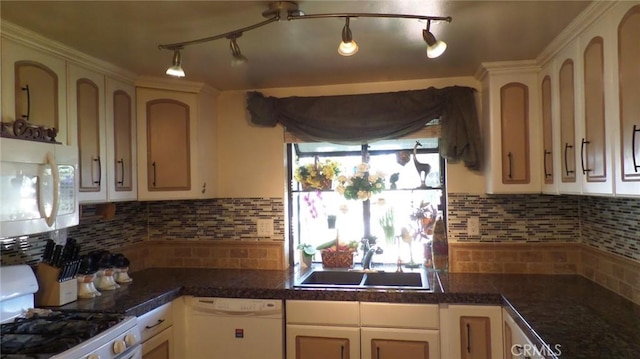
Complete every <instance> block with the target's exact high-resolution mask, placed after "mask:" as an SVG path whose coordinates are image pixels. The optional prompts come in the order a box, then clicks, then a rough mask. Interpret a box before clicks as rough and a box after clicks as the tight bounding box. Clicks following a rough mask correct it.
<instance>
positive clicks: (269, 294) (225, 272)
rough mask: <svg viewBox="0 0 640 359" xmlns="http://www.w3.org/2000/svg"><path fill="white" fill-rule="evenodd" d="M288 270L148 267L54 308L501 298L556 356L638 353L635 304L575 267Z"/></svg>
mask: <svg viewBox="0 0 640 359" xmlns="http://www.w3.org/2000/svg"><path fill="white" fill-rule="evenodd" d="M299 274H300V273H296V272H295V271H294V270H289V271H265V270H233V269H201V268H180V269H176V268H154V269H146V270H143V271H140V272H136V273H132V274H131V277H132V278H133V282H132V283H130V284H126V285H123V286H122V287H121V288H119V289H117V290H115V291H111V292H103V295H102V296H100V297H97V298H93V299H79V300H77V301H75V302H73V303H69V304H67V305H65V306H63V307H61V309H64V310H78V309H79V310H89V311H101V312H118V313H124V314H127V315H142V314H144V313H146V312H148V311H150V310H152V309H154V308H156V307H158V306H160V305H162V304H164V303H167V302H169V301H171V300H173V299H175V298H177V297H179V296H181V295H193V296H206V297H237V298H263V299H300V300H346V301H375V302H402V303H464V304H468V303H471V304H496V305H503V306H504V307H505V308H506V310H507V311H509V312H510V313H511V314H512V316H513V317H514V318H515V319H516V322H518V324H519V325H520V326H521V327H522V328H523V329H524V330H525V331H527V332H529V334H530V337H532V339H534V341H536V340H537V341H538V343H539V344H547V345H549V346H550V347H551V348H554V345H555V344H560V345H561V347H560V348H561V351H562V354H561V355H560V356H559V358H560V359H567V358H570V359H583V358H584V359H595V358H607V359H608V358H611V359H613V358H615V359H625V358H640V306H638V305H635V304H633V303H632V302H630V301H628V300H625V299H624V298H622V297H620V296H618V295H616V294H614V293H612V292H610V291H608V290H606V289H604V288H603V287H601V286H599V285H597V284H595V283H593V282H591V281H589V280H588V279H586V278H584V277H581V276H577V275H523V274H522V275H521V274H464V273H437V274H436V273H435V272H428V276H429V281H430V284H431V289H430V290H429V291H411V290H371V289H369V290H359V289H358V290H356V289H323V290H318V289H301V288H294V286H293V283H294V281H295V280H296V278H297V277H298V275H299Z"/></svg>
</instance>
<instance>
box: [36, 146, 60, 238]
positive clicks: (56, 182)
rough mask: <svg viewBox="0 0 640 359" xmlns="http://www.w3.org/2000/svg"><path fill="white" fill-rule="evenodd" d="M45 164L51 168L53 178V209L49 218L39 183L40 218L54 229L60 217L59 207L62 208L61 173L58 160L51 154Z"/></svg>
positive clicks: (39, 183)
mask: <svg viewBox="0 0 640 359" xmlns="http://www.w3.org/2000/svg"><path fill="white" fill-rule="evenodd" d="M45 164H48V165H50V166H51V177H53V208H51V215H50V216H47V214H46V212H45V210H44V203H43V201H42V196H41V195H40V194H41V193H42V182H41V181H40V180H39V181H38V210H39V211H40V216H42V217H43V218H44V219H45V221H46V222H47V225H48V226H49V227H53V224H54V223H55V221H56V217H57V216H58V207H59V206H60V201H59V198H60V173H59V172H58V164H57V163H56V159H55V157H54V156H53V154H52V153H51V152H47V159H46V162H45ZM42 176H43V175H42V173H40V176H39V177H40V178H42Z"/></svg>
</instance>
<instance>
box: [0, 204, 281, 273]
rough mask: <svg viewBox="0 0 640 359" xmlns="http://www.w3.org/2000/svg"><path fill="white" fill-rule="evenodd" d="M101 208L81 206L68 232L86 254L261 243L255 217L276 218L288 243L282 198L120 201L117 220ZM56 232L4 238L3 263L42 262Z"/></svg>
mask: <svg viewBox="0 0 640 359" xmlns="http://www.w3.org/2000/svg"><path fill="white" fill-rule="evenodd" d="M96 212H97V206H96V205H82V206H81V216H80V223H79V225H78V226H75V227H72V228H69V229H67V235H66V237H70V238H74V239H76V241H77V242H78V243H79V244H80V245H81V247H82V253H83V254H84V253H88V252H90V251H93V250H98V249H106V250H109V251H111V252H114V253H118V252H120V251H121V249H122V248H123V247H126V246H130V245H133V244H137V243H141V242H144V241H148V240H177V239H189V240H221V239H230V240H247V239H251V240H256V239H266V238H257V237H256V236H255V235H254V234H255V232H256V228H255V225H256V224H255V219H256V218H272V219H273V220H274V235H273V236H272V237H271V238H269V240H275V241H283V240H284V203H283V201H282V199H281V198H216V199H211V200H197V201H158V202H118V203H116V212H115V216H114V217H113V218H111V219H104V218H103V217H102V216H101V215H98V214H97V213H96ZM50 235H51V233H40V234H36V235H30V236H22V237H15V238H3V239H0V260H1V262H0V264H1V265H11V264H29V265H35V264H37V263H38V262H39V261H40V259H41V257H42V253H43V251H44V246H45V244H46V241H47V239H49V238H50Z"/></svg>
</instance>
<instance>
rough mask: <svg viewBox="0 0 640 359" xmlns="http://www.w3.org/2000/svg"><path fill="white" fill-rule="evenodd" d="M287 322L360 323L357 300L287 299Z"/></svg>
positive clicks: (346, 324) (353, 324)
mask: <svg viewBox="0 0 640 359" xmlns="http://www.w3.org/2000/svg"><path fill="white" fill-rule="evenodd" d="M286 307H287V323H295V324H314V325H344V326H358V325H360V315H359V311H358V302H336V301H313V300H304V301H300V300H288V301H287V302H286Z"/></svg>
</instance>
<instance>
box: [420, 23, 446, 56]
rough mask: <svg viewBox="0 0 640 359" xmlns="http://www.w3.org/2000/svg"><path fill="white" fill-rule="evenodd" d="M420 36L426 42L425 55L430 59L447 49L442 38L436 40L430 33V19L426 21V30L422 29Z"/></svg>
mask: <svg viewBox="0 0 640 359" xmlns="http://www.w3.org/2000/svg"><path fill="white" fill-rule="evenodd" d="M422 38H423V39H424V41H425V42H426V43H427V45H428V47H427V57H428V58H430V59H435V58H436V57H438V56H440V55H442V53H443V52H444V50H446V49H447V43H445V42H444V41H442V40H436V37H435V36H433V33H431V20H428V21H427V28H426V30H422Z"/></svg>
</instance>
